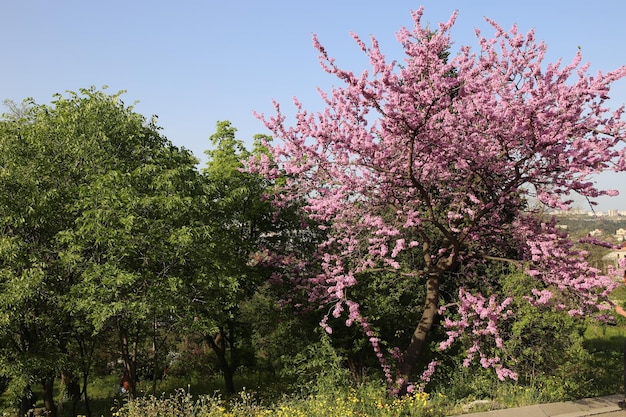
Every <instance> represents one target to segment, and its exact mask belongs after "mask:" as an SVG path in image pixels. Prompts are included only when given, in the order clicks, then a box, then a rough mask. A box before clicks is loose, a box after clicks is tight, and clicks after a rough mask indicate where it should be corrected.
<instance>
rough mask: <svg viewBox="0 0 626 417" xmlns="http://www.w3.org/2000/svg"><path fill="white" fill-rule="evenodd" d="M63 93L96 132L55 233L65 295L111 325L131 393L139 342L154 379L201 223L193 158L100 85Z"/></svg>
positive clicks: (201, 195) (201, 198)
mask: <svg viewBox="0 0 626 417" xmlns="http://www.w3.org/2000/svg"><path fill="white" fill-rule="evenodd" d="M70 101H79V104H84V106H91V107H92V108H91V109H89V108H88V110H87V111H89V115H88V117H90V119H88V120H89V121H91V122H93V123H94V124H95V126H94V127H93V129H94V130H96V132H95V133H94V132H90V134H91V135H94V134H98V135H99V136H100V140H99V142H98V144H97V147H96V149H94V150H93V154H95V155H99V157H98V159H92V160H91V161H90V163H91V164H90V165H91V167H93V170H92V171H90V172H87V173H85V180H86V181H84V182H83V184H81V186H80V187H79V189H78V193H77V196H76V199H75V200H74V203H73V205H72V209H73V211H74V213H75V215H76V219H75V222H74V226H73V227H72V228H71V229H68V230H66V231H64V232H63V233H62V234H61V236H60V241H61V242H62V244H63V245H64V251H63V259H64V261H65V264H66V265H67V267H68V268H71V270H73V271H76V273H77V274H79V277H80V279H79V280H78V281H77V282H76V283H75V284H74V285H73V286H72V288H71V292H70V293H69V296H70V297H71V298H72V299H73V300H74V303H73V311H76V312H77V313H78V314H80V315H82V316H84V317H86V318H87V320H88V321H89V322H90V323H91V324H92V326H93V328H94V330H95V331H96V332H102V331H115V332H116V333H117V335H118V343H119V352H120V355H121V357H122V359H123V360H124V368H125V369H124V372H125V373H126V374H127V377H128V379H129V382H130V388H131V395H135V382H136V381H137V379H138V375H137V371H138V369H137V363H138V356H139V353H140V352H139V350H140V349H142V348H143V345H144V344H145V340H146V339H147V338H149V339H150V340H152V345H153V346H152V352H153V355H154V364H155V365H154V368H155V369H153V373H152V374H153V375H152V376H153V380H154V378H155V377H156V373H157V369H156V368H157V365H156V364H158V362H159V359H158V356H157V355H158V352H159V346H158V344H159V340H161V338H162V336H159V334H158V333H160V332H163V331H167V328H168V327H169V326H171V324H172V320H173V317H175V314H174V313H175V312H176V311H177V309H178V308H180V306H181V304H182V301H181V300H180V298H178V297H177V295H178V294H179V290H180V289H181V288H182V286H183V282H184V281H185V280H186V279H188V278H189V277H191V276H193V274H194V273H195V269H194V268H195V267H196V264H194V263H193V262H188V253H189V252H190V251H192V250H195V248H194V246H195V244H196V243H197V242H200V241H204V240H203V239H204V235H205V234H206V233H207V230H206V227H207V226H206V225H205V224H204V223H203V222H202V216H203V215H204V214H203V213H204V210H205V207H206V205H207V203H208V202H207V201H206V199H205V190H204V181H203V178H202V176H201V175H200V173H199V172H198V171H197V169H196V168H195V164H196V163H197V159H196V158H195V157H193V155H192V154H191V153H190V152H189V151H187V150H184V149H178V148H176V147H174V146H173V145H172V144H171V143H170V142H169V141H167V139H166V138H164V137H163V136H162V135H160V134H159V132H158V127H157V126H156V125H155V124H154V122H149V123H146V121H145V119H144V118H143V116H140V115H138V114H137V113H134V112H133V111H132V108H127V107H124V106H123V104H122V103H119V102H116V101H115V100H112V98H111V97H108V96H104V95H102V94H101V93H95V94H91V95H89V96H88V98H87V99H86V100H85V99H78V98H76V97H73V98H72V99H71V100H70ZM76 104H77V103H68V105H70V106H72V105H73V106H76ZM58 107H59V104H58V103H57V108H58ZM77 107H79V108H80V107H81V106H80V105H79V106H77ZM93 107H96V109H94V108H93ZM83 123H85V122H83ZM109 123H110V124H109ZM93 154H92V155H93ZM154 381H155V380H154Z"/></svg>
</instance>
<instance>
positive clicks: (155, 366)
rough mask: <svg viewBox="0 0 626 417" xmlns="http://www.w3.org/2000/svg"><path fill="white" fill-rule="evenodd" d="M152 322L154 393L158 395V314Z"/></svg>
mask: <svg viewBox="0 0 626 417" xmlns="http://www.w3.org/2000/svg"><path fill="white" fill-rule="evenodd" d="M152 324H153V326H152V350H153V351H154V357H153V358H152V393H153V394H154V395H156V390H157V376H158V372H159V355H158V348H159V340H158V333H157V330H158V323H157V318H156V315H155V316H154V321H153V323H152Z"/></svg>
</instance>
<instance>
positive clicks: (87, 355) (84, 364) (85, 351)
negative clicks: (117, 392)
mask: <svg viewBox="0 0 626 417" xmlns="http://www.w3.org/2000/svg"><path fill="white" fill-rule="evenodd" d="M76 340H77V343H78V346H79V348H80V357H81V368H82V377H83V389H82V391H81V393H82V396H83V399H84V403H85V416H86V417H91V406H90V404H89V395H88V394H87V387H88V386H89V384H88V382H89V370H90V368H91V360H92V357H93V351H94V349H95V347H96V343H95V341H91V343H90V344H89V348H87V347H86V346H85V340H84V339H81V338H77V339H76Z"/></svg>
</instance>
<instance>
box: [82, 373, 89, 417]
mask: <svg viewBox="0 0 626 417" xmlns="http://www.w3.org/2000/svg"><path fill="white" fill-rule="evenodd" d="M88 382H89V372H88V371H84V370H83V399H84V401H85V417H91V405H90V404H89V396H88V395H87V387H88V386H89V384H88Z"/></svg>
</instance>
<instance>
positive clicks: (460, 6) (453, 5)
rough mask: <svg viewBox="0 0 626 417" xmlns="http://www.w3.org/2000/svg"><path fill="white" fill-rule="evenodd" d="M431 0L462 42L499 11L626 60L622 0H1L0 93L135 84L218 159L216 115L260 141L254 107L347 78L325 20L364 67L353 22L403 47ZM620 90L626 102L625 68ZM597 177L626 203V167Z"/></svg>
mask: <svg viewBox="0 0 626 417" xmlns="http://www.w3.org/2000/svg"><path fill="white" fill-rule="evenodd" d="M420 6H424V19H425V21H427V22H429V23H430V24H431V25H432V26H433V27H436V25H437V24H438V23H439V22H440V21H447V20H448V19H449V17H450V15H451V14H452V13H453V12H454V11H455V10H458V12H459V15H458V18H457V21H456V24H455V26H454V28H453V30H452V38H453V41H454V42H455V47H458V46H461V45H471V46H473V47H476V38H475V35H474V28H480V29H481V30H482V31H483V34H485V35H487V34H492V33H493V30H492V29H491V27H490V26H489V25H488V24H487V23H486V22H485V20H484V18H485V17H489V18H491V19H493V20H495V21H496V22H498V24H500V25H501V26H502V27H504V28H505V29H509V28H510V27H511V25H512V24H517V25H518V27H519V29H520V31H522V32H526V31H528V30H529V29H531V28H534V29H535V31H536V36H537V38H538V39H540V40H544V41H545V42H546V43H547V45H548V48H549V49H548V59H549V60H550V61H554V60H556V59H559V58H563V61H564V62H566V63H567V62H569V60H570V59H571V58H572V57H573V56H574V54H575V53H576V51H577V49H578V48H579V47H580V49H581V50H582V53H583V59H584V61H588V62H590V63H591V73H595V72H597V71H598V70H602V71H609V70H613V69H616V68H618V67H619V66H621V65H624V64H626V2H624V1H623V0H595V1H593V2H590V1H580V0H567V1H563V2H561V1H556V0H553V1H550V0H542V1H536V0H526V1H524V2H507V1H502V0H473V1H470V0H464V1H462V0H422V1H421V2H420V1H406V0H405V1H401V0H386V1H384V2H383V1H380V0H379V1H373V0H316V1H306V0H263V1H262V0H229V1H216V0H204V1H200V0H194V1H191V0H180V1H176V2H174V1H164V0H150V1H147V0H107V1H85V0H55V1H49V0H0V39H2V40H3V42H2V49H1V50H2V54H1V57H2V58H1V59H2V62H1V65H0V100H3V99H11V100H14V101H16V102H20V101H22V100H23V99H25V98H27V97H32V98H34V99H35V100H36V101H37V102H38V103H41V104H45V103H49V102H50V101H51V100H52V95H53V94H55V93H64V92H65V91H67V90H70V91H78V90H79V89H80V88H89V87H91V86H95V87H96V88H102V87H103V86H108V90H107V91H108V92H109V93H111V94H112V93H116V92H118V91H120V90H125V91H126V93H125V94H124V95H123V96H122V98H123V100H124V102H125V103H126V104H133V103H136V104H135V110H136V111H137V112H139V113H141V114H143V115H144V116H146V117H147V118H150V116H152V115H157V116H158V124H159V125H160V126H161V127H162V128H163V130H162V132H163V133H164V134H165V135H166V136H167V137H168V139H169V140H170V141H172V143H174V144H175V145H177V146H180V147H185V148H187V149H190V150H191V151H192V152H193V153H194V155H195V156H196V157H198V158H200V160H201V161H206V158H205V156H204V151H205V150H207V149H208V148H209V147H210V143H209V140H208V138H209V136H210V135H211V134H213V133H214V132H215V127H216V123H217V122H218V121H221V120H229V121H230V122H231V123H232V125H233V126H234V127H236V128H237V130H238V138H239V139H242V140H245V141H246V142H247V143H250V141H251V138H252V137H253V135H254V134H257V133H269V132H268V131H267V130H266V129H265V127H264V126H263V124H262V123H261V121H259V120H258V119H257V118H255V116H254V114H253V112H254V111H256V112H259V113H265V114H267V115H272V114H273V105H272V100H276V101H278V102H279V103H281V107H282V108H283V109H289V108H291V104H292V98H293V97H294V96H296V97H298V99H299V100H300V101H302V102H303V104H304V106H305V107H306V108H307V109H309V110H320V109H321V101H320V99H319V95H318V92H317V89H318V88H320V89H322V90H325V91H328V90H330V88H332V87H333V86H334V85H337V84H336V80H335V79H334V77H332V76H331V75H329V74H326V73H325V72H324V71H323V70H322V69H321V67H320V65H319V61H318V59H317V51H316V50H315V49H314V48H313V44H312V39H311V37H312V34H313V33H316V34H317V35H318V37H319V39H320V41H321V42H322V44H323V45H324V46H325V47H326V49H327V51H328V52H329V54H330V55H331V56H333V57H335V58H337V62H338V64H339V65H340V66H342V67H345V68H347V69H351V70H353V71H354V72H355V73H360V72H361V71H362V70H364V69H366V68H367V62H366V61H365V60H364V58H363V55H362V53H361V51H360V50H359V49H358V47H357V46H356V45H355V43H354V41H353V40H352V38H351V36H350V32H355V33H357V34H358V35H359V36H361V37H362V38H364V39H368V38H369V36H370V35H373V36H375V37H376V38H377V39H378V40H379V42H380V44H381V49H382V51H383V53H384V54H385V55H386V56H387V58H388V59H396V60H398V61H402V60H403V56H402V51H401V48H400V47H399V45H398V43H397V41H396V39H395V33H396V32H397V31H398V29H400V28H401V27H403V26H406V27H412V24H413V22H412V20H411V16H410V11H411V10H416V9H418V8H419V7H420ZM611 98H612V102H611V103H612V104H615V107H617V106H619V105H621V104H624V103H626V81H620V82H618V83H617V84H615V86H614V89H613V90H612V94H611ZM2 111H4V110H2ZM598 182H599V184H600V185H602V186H603V187H604V188H612V189H617V190H620V193H621V196H620V197H616V198H612V199H608V198H606V199H601V200H600V201H599V203H600V204H599V206H598V207H597V210H600V211H605V210H609V209H621V210H626V173H623V174H619V175H615V174H614V175H604V176H601V177H599V178H598ZM581 208H583V209H586V208H587V207H586V206H584V205H581Z"/></svg>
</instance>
